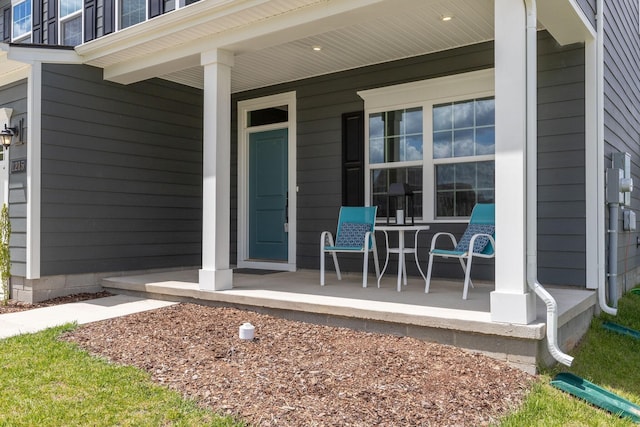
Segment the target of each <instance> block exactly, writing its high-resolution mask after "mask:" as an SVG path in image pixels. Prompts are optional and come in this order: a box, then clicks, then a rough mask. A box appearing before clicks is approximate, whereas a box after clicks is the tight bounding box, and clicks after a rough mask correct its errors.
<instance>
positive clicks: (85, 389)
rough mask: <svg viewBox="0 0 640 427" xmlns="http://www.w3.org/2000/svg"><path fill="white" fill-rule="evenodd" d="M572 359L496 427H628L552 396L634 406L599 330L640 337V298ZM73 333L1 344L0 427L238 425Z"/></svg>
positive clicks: (623, 341)
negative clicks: (558, 385)
mask: <svg viewBox="0 0 640 427" xmlns="http://www.w3.org/2000/svg"><path fill="white" fill-rule="evenodd" d="M618 305H619V310H618V313H619V315H618V316H617V317H616V318H613V317H611V316H608V315H606V314H603V315H601V316H600V317H599V318H596V319H594V320H593V322H592V324H591V328H590V330H589V332H588V333H587V335H586V336H585V338H584V340H583V341H582V342H581V344H580V345H579V346H578V348H577V349H576V350H575V351H574V352H573V353H572V355H573V356H574V357H575V360H574V363H573V366H571V367H570V368H566V367H564V366H556V367H555V368H553V369H550V370H545V371H543V373H542V375H541V376H540V377H539V379H538V381H537V382H536V384H535V385H534V387H533V389H532V391H531V392H530V393H529V395H528V397H527V399H526V401H525V403H524V405H523V406H522V407H521V408H520V409H519V410H518V411H517V412H515V413H513V414H511V415H509V416H508V417H506V418H505V419H503V420H501V423H500V425H501V426H518V427H521V426H545V427H546V426H631V425H635V424H633V423H632V422H631V421H629V420H626V419H620V418H618V417H616V416H614V415H611V414H609V413H607V412H605V411H603V410H600V409H597V408H595V407H593V406H591V405H589V404H587V403H585V402H583V401H581V400H579V399H576V398H574V397H571V396H570V395H568V394H566V393H564V392H562V391H560V390H557V389H555V388H553V387H551V386H550V385H549V381H550V380H551V378H552V377H553V375H555V374H556V373H557V372H561V371H568V372H572V373H574V374H576V375H578V376H581V377H583V378H586V379H588V380H589V381H592V382H594V383H595V384H598V385H599V386H601V387H604V388H607V389H609V390H611V391H613V392H614V393H616V394H619V395H621V396H623V397H625V398H627V399H629V400H631V401H632V402H634V403H636V404H640V341H638V340H635V339H633V338H631V337H626V336H622V335H618V334H616V333H613V332H610V331H607V330H605V329H603V328H602V327H601V325H602V322H603V321H606V320H609V321H613V322H615V323H618V324H621V325H624V326H627V327H630V328H633V329H637V330H640V296H639V295H631V294H628V295H625V296H624V297H623V298H622V299H621V300H620V301H619V304H618ZM71 328H73V326H66V327H59V328H53V329H49V330H46V331H43V332H40V333H37V334H29V335H22V336H18V337H14V338H9V339H6V340H2V341H0V376H1V378H0V396H1V398H0V426H12V427H13V426H36V425H37V426H87V425H90V426H113V425H119V426H243V425H244V424H243V423H241V422H239V421H235V420H233V419H231V418H228V417H221V416H218V415H217V414H214V413H212V412H210V411H207V410H204V409H201V408H198V407H197V406H196V405H195V403H194V402H192V401H189V400H184V399H183V398H182V397H181V396H180V395H179V394H178V393H175V392H172V391H169V390H168V389H166V388H164V387H161V386H158V385H155V384H154V383H153V382H152V381H151V379H150V377H149V375H148V374H146V373H144V372H142V371H140V370H138V369H136V368H132V367H126V366H117V365H113V364H110V363H108V362H106V361H104V360H101V359H98V358H94V357H91V356H89V355H88V354H87V353H86V352H84V351H82V350H79V349H78V348H77V346H75V345H73V344H70V343H66V342H61V341H58V340H57V339H56V337H57V336H58V335H59V334H60V333H62V332H63V331H65V330H68V329H71Z"/></svg>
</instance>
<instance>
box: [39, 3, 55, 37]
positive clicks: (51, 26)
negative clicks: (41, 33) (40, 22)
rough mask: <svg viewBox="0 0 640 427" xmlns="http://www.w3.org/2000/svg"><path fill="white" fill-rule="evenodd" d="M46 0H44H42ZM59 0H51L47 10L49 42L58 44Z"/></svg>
mask: <svg viewBox="0 0 640 427" xmlns="http://www.w3.org/2000/svg"><path fill="white" fill-rule="evenodd" d="M35 1H38V0H35ZM41 1H44V0H41ZM57 12H58V0H49V7H48V10H47V43H48V44H58V17H57Z"/></svg>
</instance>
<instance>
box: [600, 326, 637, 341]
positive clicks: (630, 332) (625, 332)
mask: <svg viewBox="0 0 640 427" xmlns="http://www.w3.org/2000/svg"><path fill="white" fill-rule="evenodd" d="M602 327H603V328H605V329H608V330H610V331H612V332H617V333H619V334H622V335H626V336H628V337H631V338H635V339H637V340H640V331H636V330H635V329H631V328H627V327H626V326H622V325H618V324H617V323H612V322H603V323H602Z"/></svg>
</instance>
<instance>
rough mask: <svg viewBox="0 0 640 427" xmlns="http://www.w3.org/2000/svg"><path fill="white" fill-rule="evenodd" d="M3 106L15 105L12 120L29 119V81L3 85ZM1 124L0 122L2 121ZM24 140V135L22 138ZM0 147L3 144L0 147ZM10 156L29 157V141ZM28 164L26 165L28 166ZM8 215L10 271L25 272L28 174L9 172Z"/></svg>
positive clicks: (0, 94) (0, 103)
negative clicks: (27, 151) (27, 146)
mask: <svg viewBox="0 0 640 427" xmlns="http://www.w3.org/2000/svg"><path fill="white" fill-rule="evenodd" d="M0 108H12V109H13V114H12V116H11V124H12V125H14V126H15V125H16V123H18V121H19V120H20V119H24V122H25V128H24V131H25V133H26V131H27V129H26V122H27V114H26V112H27V81H26V80H22V81H20V82H17V83H13V84H10V85H7V86H4V87H2V88H0ZM0 126H1V124H0ZM21 139H22V140H24V136H23V138H21ZM0 149H1V148H0ZM9 157H10V159H23V158H26V157H27V153H26V145H16V146H13V147H11V148H10V149H9ZM28 167H29V165H27V168H28ZM9 216H10V218H11V242H10V247H11V274H13V275H15V276H23V277H24V276H25V275H26V271H27V270H26V265H27V174H26V173H16V174H9Z"/></svg>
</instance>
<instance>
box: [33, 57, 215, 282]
mask: <svg viewBox="0 0 640 427" xmlns="http://www.w3.org/2000/svg"><path fill="white" fill-rule="evenodd" d="M201 140H202V93H201V91H199V90H195V89H192V88H188V87H185V86H180V85H177V84H173V83H168V82H165V81H161V80H152V81H147V82H143V83H139V84H135V85H130V86H122V85H118V84H114V83H109V82H105V81H103V80H102V70H99V69H96V68H91V67H87V66H74V65H44V66H43V90H42V242H41V245H42V255H41V257H42V265H41V273H42V275H43V276H46V275H53V274H73V273H85V272H100V271H114V270H133V269H145V268H157V267H181V266H198V265H200V263H201V241H202V239H201V229H202V218H201V217H202V143H201Z"/></svg>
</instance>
